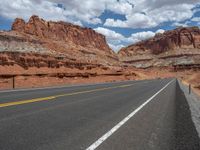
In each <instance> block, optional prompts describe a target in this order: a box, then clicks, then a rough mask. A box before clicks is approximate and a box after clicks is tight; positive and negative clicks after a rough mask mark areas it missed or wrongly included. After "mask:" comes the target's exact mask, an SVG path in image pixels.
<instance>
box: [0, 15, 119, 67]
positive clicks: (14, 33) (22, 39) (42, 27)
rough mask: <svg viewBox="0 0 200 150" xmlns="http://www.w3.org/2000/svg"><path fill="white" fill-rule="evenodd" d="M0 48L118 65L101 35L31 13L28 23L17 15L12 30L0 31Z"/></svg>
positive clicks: (4, 50) (77, 60) (105, 64)
mask: <svg viewBox="0 0 200 150" xmlns="http://www.w3.org/2000/svg"><path fill="white" fill-rule="evenodd" d="M0 51H1V52H8V53H9V52H23V53H38V54H44V55H49V56H50V57H57V58H59V59H61V60H65V61H74V63H76V62H77V63H83V64H84V63H91V64H97V66H98V65H104V66H110V65H111V66H112V65H117V64H119V62H118V57H117V55H116V54H115V53H114V52H113V51H112V50H111V49H110V47H109V46H108V44H107V42H106V39H105V36H104V35H101V34H99V33H97V32H95V31H94V30H92V29H90V28H84V27H80V26H77V25H73V24H70V23H65V22H61V21H60V22H53V21H45V20H43V19H41V18H39V17H38V16H32V17H31V18H30V19H29V21H28V22H25V21H24V20H23V19H20V18H17V19H15V21H14V23H13V25H12V30H11V31H1V32H0ZM0 55H2V54H0ZM4 55H5V53H4ZM8 55H10V54H8ZM24 57H25V56H24ZM25 59H26V58H25ZM25 62H26V61H25ZM24 66H29V65H28V64H24Z"/></svg>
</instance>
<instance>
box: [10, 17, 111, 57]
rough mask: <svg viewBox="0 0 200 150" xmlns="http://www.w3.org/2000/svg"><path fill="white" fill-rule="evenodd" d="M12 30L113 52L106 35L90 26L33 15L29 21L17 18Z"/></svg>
mask: <svg viewBox="0 0 200 150" xmlns="http://www.w3.org/2000/svg"><path fill="white" fill-rule="evenodd" d="M12 30H14V31H17V32H20V33H26V34H30V35H34V36H37V37H39V38H41V39H51V40H54V41H62V42H66V43H69V42H72V43H73V44H74V45H80V46H83V47H90V48H96V49H99V50H103V51H106V52H108V53H112V50H111V49H110V48H109V46H108V44H107V43H106V39H105V36H103V35H101V34H99V33H97V32H95V31H94V30H92V29H90V28H83V27H80V26H76V25H72V24H70V23H66V22H61V21H60V22H53V21H49V22H47V21H45V20H43V19H41V18H39V17H38V16H32V17H31V18H30V19H29V21H28V22H27V23H25V21H24V20H23V19H19V18H17V19H15V21H14V23H13V25H12Z"/></svg>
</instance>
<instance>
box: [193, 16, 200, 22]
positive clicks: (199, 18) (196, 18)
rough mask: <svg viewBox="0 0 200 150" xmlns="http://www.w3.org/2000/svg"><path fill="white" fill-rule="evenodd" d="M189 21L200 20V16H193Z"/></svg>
mask: <svg viewBox="0 0 200 150" xmlns="http://www.w3.org/2000/svg"><path fill="white" fill-rule="evenodd" d="M191 21H194V22H200V17H194V18H192V19H191Z"/></svg>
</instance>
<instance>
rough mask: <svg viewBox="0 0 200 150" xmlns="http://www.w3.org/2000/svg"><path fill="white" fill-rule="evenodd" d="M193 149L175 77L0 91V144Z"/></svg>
mask: <svg viewBox="0 0 200 150" xmlns="http://www.w3.org/2000/svg"><path fill="white" fill-rule="evenodd" d="M81 149H88V150H89V149H91V150H92V149H98V150H199V149H200V144H199V137H198V135H197V132H196V129H195V127H194V124H193V122H192V120H191V116H190V110H189V106H188V104H187V102H186V100H185V97H184V95H183V93H182V91H181V90H180V88H179V86H178V85H177V82H176V80H175V79H164V80H145V81H126V82H118V83H105V84H94V85H82V86H71V87H60V88H47V89H34V90H19V91H4V92H0V150H81Z"/></svg>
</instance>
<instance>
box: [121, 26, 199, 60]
mask: <svg viewBox="0 0 200 150" xmlns="http://www.w3.org/2000/svg"><path fill="white" fill-rule="evenodd" d="M195 48H196V49H199V48H200V29H199V28H198V27H188V28H182V27H180V28H177V29H175V30H171V31H166V32H164V33H163V34H161V33H158V34H156V35H155V37H153V38H151V39H148V40H145V41H142V42H138V43H136V44H133V45H130V46H128V47H127V48H123V49H122V50H120V51H119V55H121V56H131V55H135V54H137V53H138V54H139V53H150V54H155V55H157V54H160V53H163V52H166V51H170V50H176V49H195Z"/></svg>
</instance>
